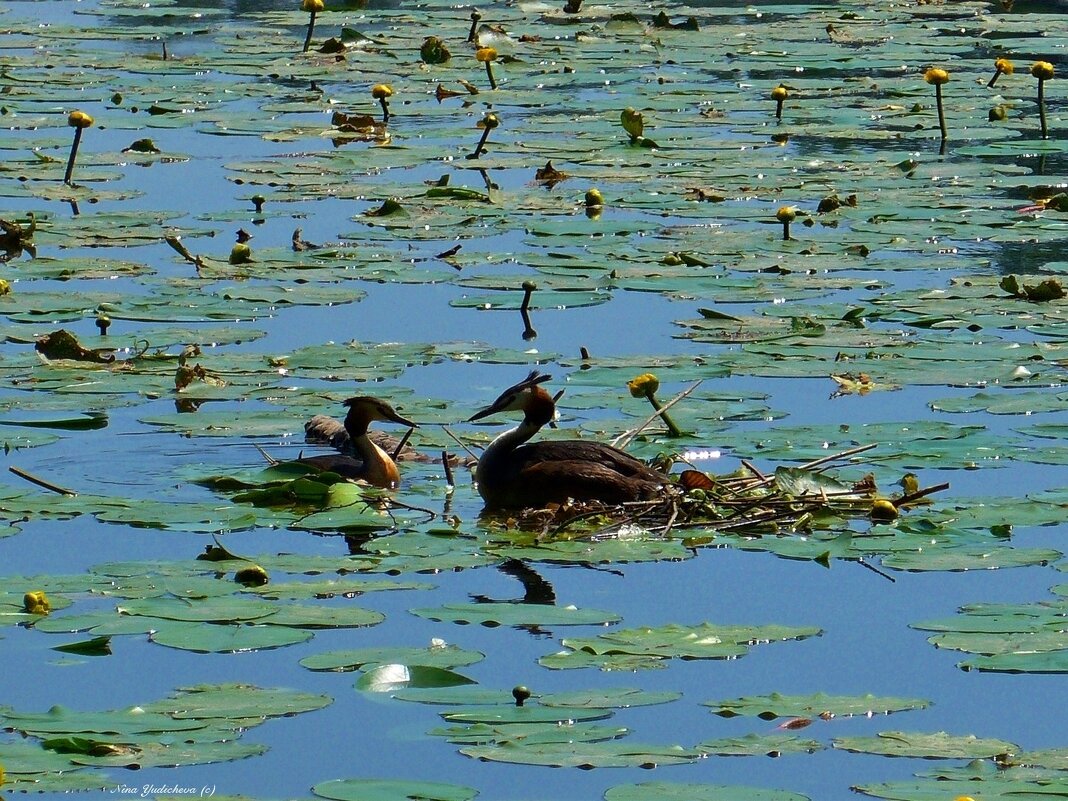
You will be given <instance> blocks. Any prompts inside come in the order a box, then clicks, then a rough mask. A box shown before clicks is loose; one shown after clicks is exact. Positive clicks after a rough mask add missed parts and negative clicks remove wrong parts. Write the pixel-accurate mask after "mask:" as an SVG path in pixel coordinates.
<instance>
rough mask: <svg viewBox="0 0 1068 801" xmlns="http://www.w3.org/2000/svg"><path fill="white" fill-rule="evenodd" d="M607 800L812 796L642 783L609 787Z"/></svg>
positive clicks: (793, 800) (788, 800) (755, 800)
mask: <svg viewBox="0 0 1068 801" xmlns="http://www.w3.org/2000/svg"><path fill="white" fill-rule="evenodd" d="M604 801H808V796H805V795H800V794H799V793H791V792H789V791H787V790H765V789H763V788H759V787H737V786H727V785H722V784H678V783H675V782H642V783H641V784H619V785H616V786H615V787H609V788H608V789H607V790H605V793H604Z"/></svg>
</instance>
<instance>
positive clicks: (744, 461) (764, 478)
mask: <svg viewBox="0 0 1068 801" xmlns="http://www.w3.org/2000/svg"><path fill="white" fill-rule="evenodd" d="M741 462H742V467H744V468H745V469H746V470H748V471H749V472H750V473H752V474H753V475H755V476H756V477H757V478H759V479H760V483H761V484H766V483H767V482H768V481H769V480H770V479H769V478H768V477H767V476H766V475H764V474H763V473H761V472H760V471H759V470H757V468H756V465H754V464H753V463H752V462H750V461H749V460H747V459H742V460H741Z"/></svg>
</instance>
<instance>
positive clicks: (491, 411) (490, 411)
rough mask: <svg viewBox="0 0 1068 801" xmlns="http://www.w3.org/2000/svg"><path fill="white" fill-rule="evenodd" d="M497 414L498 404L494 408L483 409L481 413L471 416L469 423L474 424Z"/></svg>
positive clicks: (468, 419)
mask: <svg viewBox="0 0 1068 801" xmlns="http://www.w3.org/2000/svg"><path fill="white" fill-rule="evenodd" d="M496 413H497V404H496V403H495V404H493V405H492V406H487V407H486V408H485V409H483V410H482V411H480V412H475V413H474V414H473V415H471V416H470V417H468V418H467V422H469V423H473V422H475V420H481V419H482V418H483V417H489V416H490V415H491V414H496Z"/></svg>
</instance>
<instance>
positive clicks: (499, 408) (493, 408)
mask: <svg viewBox="0 0 1068 801" xmlns="http://www.w3.org/2000/svg"><path fill="white" fill-rule="evenodd" d="M512 400H513V396H512V395H508V394H505V395H501V397H499V398H497V400H495V401H494V402H493V403H491V404H490V405H489V406H487V407H486V408H485V409H483V410H481V411H478V412H475V413H474V414H473V415H471V416H470V417H468V418H467V422H469V423H473V422H475V420H481V419H482V418H483V417H489V416H490V415H491V414H497V412H504V411H507V410H508V404H509V403H510V402H511V401H512Z"/></svg>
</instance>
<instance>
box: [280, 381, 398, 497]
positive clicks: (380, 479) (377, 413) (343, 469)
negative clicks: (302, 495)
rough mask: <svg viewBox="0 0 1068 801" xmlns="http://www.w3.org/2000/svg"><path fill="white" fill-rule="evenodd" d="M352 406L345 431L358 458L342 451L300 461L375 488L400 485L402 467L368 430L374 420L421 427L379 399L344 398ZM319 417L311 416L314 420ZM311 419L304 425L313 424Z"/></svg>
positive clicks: (362, 397) (346, 403)
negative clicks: (364, 482) (373, 440)
mask: <svg viewBox="0 0 1068 801" xmlns="http://www.w3.org/2000/svg"><path fill="white" fill-rule="evenodd" d="M344 403H345V405H346V406H348V407H349V412H348V414H347V415H345V423H344V426H345V431H347V432H348V435H349V439H350V441H351V442H352V448H353V450H354V451H355V452H356V455H357V457H358V458H353V457H352V456H345V455H343V454H339V453H330V454H325V455H323V456H308V457H304V458H302V459H300V460H299V461H300V463H301V464H307V465H312V466H313V467H316V468H318V469H319V470H323V471H329V472H333V473H338V474H339V475H342V476H345V478H358V479H363V480H364V481H366V482H367V483H368V484H373V485H374V486H376V487H385V488H393V487H396V486H397V485H398V484H400V470H398V469H397V464H396V462H394V461H393V457H391V456H390V455H389V454H388V453H386V452H385V451H384V450H383V449H382V448H380V447H379V446H378V445H376V444H375V443H374V442H372V441H371V437H369V436H368V434H367V429H368V427H369V426H370V425H371V423H372V422H374V421H375V420H385V421H389V422H393V423H400V424H401V425H406V426H408V427H409V428H418V426H417V425H416V424H415V423H413V422H412V421H411V420H408V419H407V418H405V417H401V416H400V415H399V414H398V413H397V412H396V411H395V410H394V408H393V407H392V406H390V405H389V404H388V403H386V402H385V401H383V400H379V399H378V398H370V397H366V396H359V397H355V398H349V399H348V400H346V401H344ZM315 419H316V418H312V420H313V421H314V420H315ZM311 422H312V421H309V423H308V424H307V425H305V429H307V427H308V425H311Z"/></svg>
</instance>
